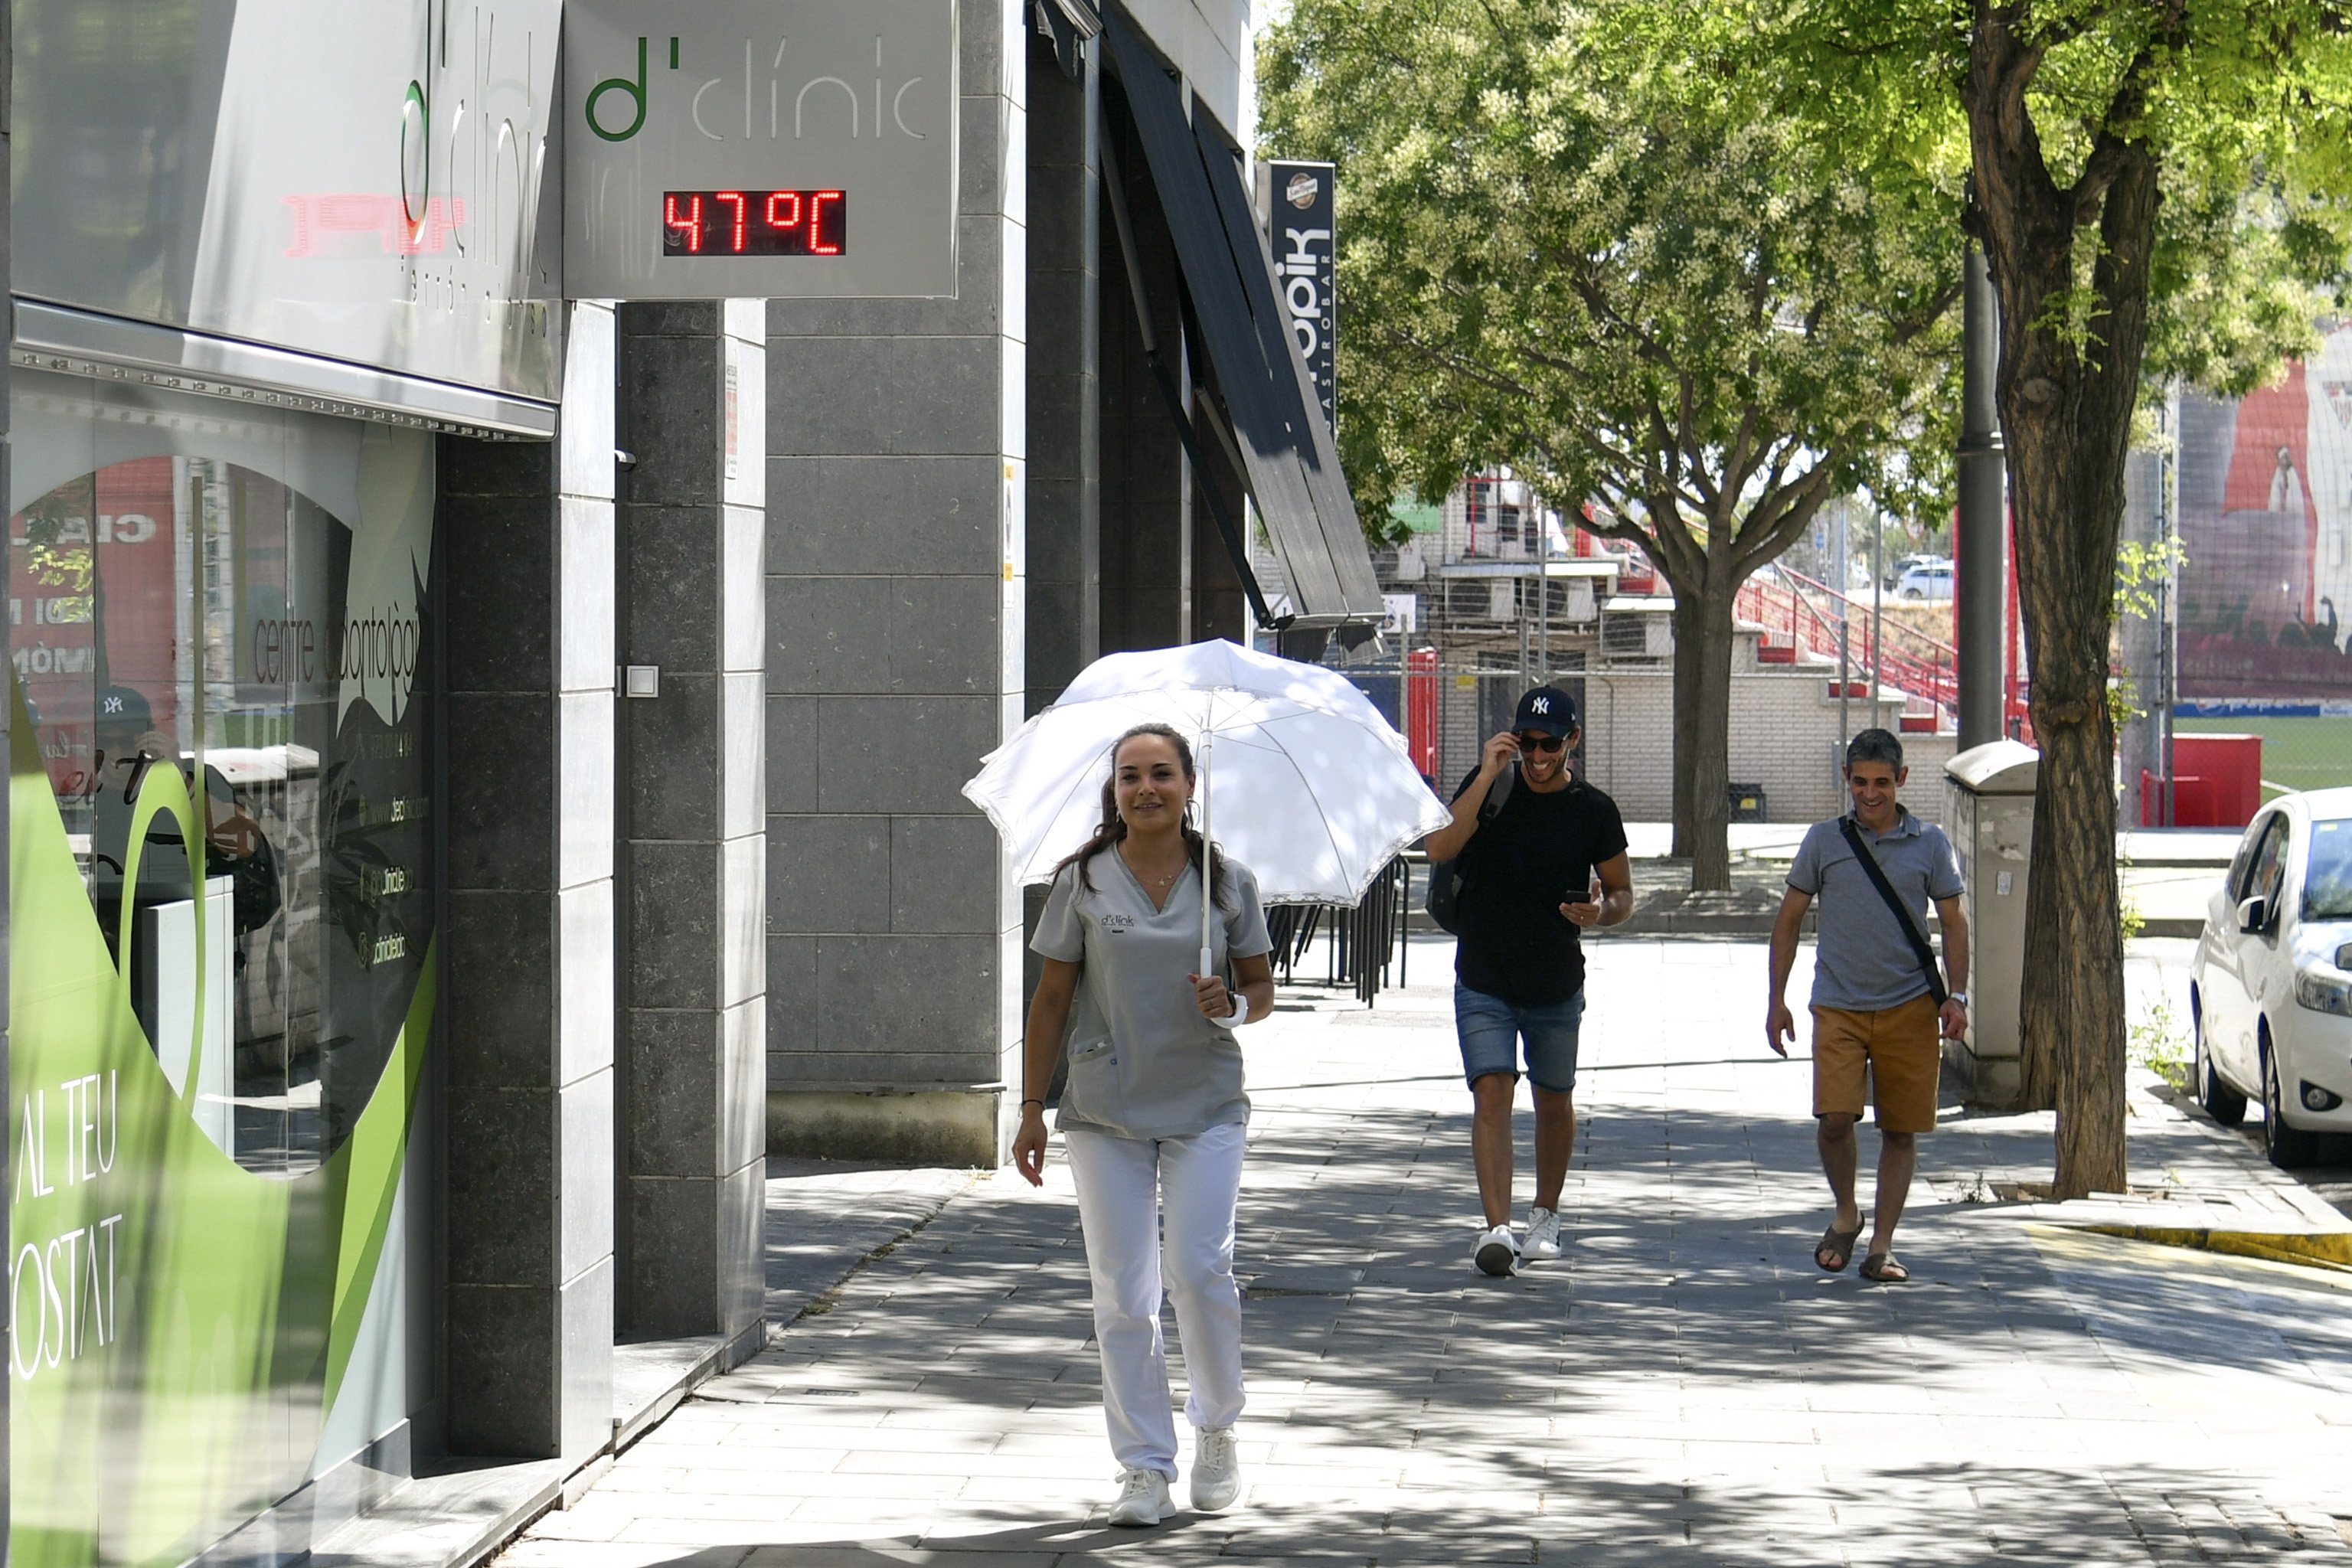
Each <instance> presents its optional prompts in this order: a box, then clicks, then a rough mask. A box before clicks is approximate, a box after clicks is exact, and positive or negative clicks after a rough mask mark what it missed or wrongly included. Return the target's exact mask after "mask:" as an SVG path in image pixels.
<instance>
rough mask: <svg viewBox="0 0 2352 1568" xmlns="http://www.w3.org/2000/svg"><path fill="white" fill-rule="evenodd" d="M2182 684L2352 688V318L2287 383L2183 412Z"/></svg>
mask: <svg viewBox="0 0 2352 1568" xmlns="http://www.w3.org/2000/svg"><path fill="white" fill-rule="evenodd" d="M2179 496H2180V542H2181V549H2182V552H2183V554H2184V556H2185V557H2186V559H2185V560H2184V562H2183V563H2182V566H2181V573H2180V696H2181V698H2182V699H2183V700H2189V701H2198V700H2242V701H2244V700H2250V701H2257V702H2269V703H2275V702H2297V701H2307V702H2317V701H2321V700H2342V699H2343V698H2344V697H2345V696H2346V695H2347V691H2352V626H2347V619H2352V327H2347V328H2341V329H2338V330H2337V331H2333V332H2331V333H2329V334H2328V336H2327V337H2326V339H2325V341H2324V342H2322V344H2321V346H2320V350H2319V353H2317V354H2315V355H2314V356H2313V357H2312V358H2311V359H2310V360H2309V361H2307V362H2305V363H2299V364H2294V365H2291V366H2289V367H2288V369H2287V372H2286V374H2285V375H2284V377H2283V378H2282V379H2281V380H2280V381H2279V382H2278V383H2277V384H2275V385H2273V386H2268V387H2264V388H2263V389H2262V390H2260V391H2258V392H2255V393H2253V394H2252V395H2249V396H2247V397H2244V398H2242V399H2240V400H2238V401H2236V402H2217V401H2214V400H2211V399H2208V398H2203V397H2199V396H2197V395H2193V394H2189V395H2184V396H2183V397H2182V399H2181V410H2180V456H2179Z"/></svg>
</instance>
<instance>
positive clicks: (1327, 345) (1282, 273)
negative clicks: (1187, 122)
mask: <svg viewBox="0 0 2352 1568" xmlns="http://www.w3.org/2000/svg"><path fill="white" fill-rule="evenodd" d="M1336 173H1337V171H1336V170H1335V168H1334V167H1333V165H1331V164H1329V163H1297V162H1293V161H1289V160H1286V159H1280V158H1276V159H1271V160H1269V161H1267V162H1266V163H1261V164H1259V165H1258V179H1259V182H1260V190H1259V204H1258V205H1260V206H1261V207H1262V208H1263V209H1264V210H1265V215H1266V247H1267V248H1268V249H1269V250H1270V251H1271V252H1272V253H1273V256H1274V276H1275V280H1276V282H1277V283H1279V284H1280V285H1281V288H1282V305H1283V312H1284V314H1285V315H1286V317H1287V318H1288V319H1289V322H1290V335H1291V338H1292V340H1293V341H1294V342H1297V345H1298V357H1299V358H1301V359H1303V360H1305V361H1306V362H1307V380H1308V381H1309V382H1310V383H1312V384H1313V385H1314V387H1315V398H1316V401H1317V402H1318V403H1319V404H1320V405H1322V408H1323V424H1324V427H1325V428H1326V429H1332V430H1336V429H1337V428H1338V426H1339V405H1338V402H1337V382H1336V380H1335V362H1334V358H1333V348H1332V344H1333V341H1334V340H1333V333H1334V331H1335V330H1336V329H1337V328H1338V326H1339V308H1338V305H1339V300H1338V292H1337V289H1338V274H1337V272H1336V270H1335V268H1336V267H1337V263H1338V251H1337V249H1336V248H1335V247H1334V245H1333V240H1332V237H1333V235H1334V234H1335V233H1336V232H1337V229H1336V226H1335V214H1336V211H1337V205H1338V201H1337V192H1336V191H1335V190H1334V188H1333V180H1334V176H1335V174H1336Z"/></svg>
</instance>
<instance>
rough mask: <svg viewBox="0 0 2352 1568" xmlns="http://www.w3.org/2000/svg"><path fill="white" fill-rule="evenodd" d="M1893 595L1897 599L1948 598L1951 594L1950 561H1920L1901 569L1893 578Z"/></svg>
mask: <svg viewBox="0 0 2352 1568" xmlns="http://www.w3.org/2000/svg"><path fill="white" fill-rule="evenodd" d="M1951 596H1952V563H1950V562H1948V561H1933V562H1930V561H1920V562H1915V563H1912V564H1911V565H1908V566H1906V567H1905V568H1904V569H1903V575H1902V576H1900V577H1898V578H1896V579H1895V597H1896V598H1898V599H1948V598H1950V597H1951Z"/></svg>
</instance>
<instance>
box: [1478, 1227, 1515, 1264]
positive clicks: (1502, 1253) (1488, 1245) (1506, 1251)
mask: <svg viewBox="0 0 2352 1568" xmlns="http://www.w3.org/2000/svg"><path fill="white" fill-rule="evenodd" d="M1470 1261H1472V1262H1473V1263H1475V1264H1476V1265H1477V1266H1478V1268H1479V1271H1480V1272H1481V1273H1485V1274H1494V1275H1504V1274H1508V1273H1510V1272H1511V1271H1512V1270H1513V1269H1514V1268H1517V1267H1518V1263H1519V1240H1518V1237H1515V1236H1513V1235H1512V1234H1511V1227H1510V1226H1508V1225H1507V1224H1506V1225H1498V1226H1496V1227H1495V1228H1494V1229H1492V1230H1490V1231H1488V1232H1487V1233H1486V1235H1484V1236H1482V1237H1479V1238H1478V1250H1477V1251H1475V1252H1474V1253H1472V1254H1471V1255H1470Z"/></svg>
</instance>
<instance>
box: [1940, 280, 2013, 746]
mask: <svg viewBox="0 0 2352 1568" xmlns="http://www.w3.org/2000/svg"><path fill="white" fill-rule="evenodd" d="M1963 265H1964V267H1965V268H1966V272H1965V286H1964V290H1963V295H1962V302H1961V323H1960V445H1959V475H1958V478H1959V489H1960V506H1959V519H1958V524H1957V526H1956V532H1957V533H1958V538H1957V539H1956V540H1955V541H1954V544H1955V545H1956V546H1957V547H1958V548H1957V549H1956V551H1955V553H1956V554H1957V555H1958V557H1959V559H1958V562H1957V563H1955V569H1954V573H1953V576H1954V578H1955V581H1954V583H1953V592H1954V593H1955V595H1957V596H1958V605H1956V606H1955V615H1956V619H1957V620H1958V626H1957V628H1956V636H1955V638H1954V640H1955V641H1956V642H1957V643H1958V645H1959V646H1958V665H1959V668H1958V671H1957V673H1958V676H1959V688H1960V692H1959V696H1960V750H1962V751H1967V750H1968V749H1969V747H1971V746H1981V745H1985V744H1988V743H1989V742H1993V741H1998V740H2000V738H2001V736H2002V735H2003V734H2004V733H2005V732H2006V729H2005V724H2004V721H2005V719H2006V716H2007V713H2006V710H2007V708H2008V700H2007V698H2008V694H2007V693H2006V692H2005V691H2003V690H2002V689H2001V688H2002V686H2003V684H2004V682H2003V679H2002V666H2003V664H2004V663H2005V662H2006V660H2005V659H2004V658H2003V657H2002V656H2003V654H2004V653H2005V651H2006V650H2005V649H2004V648H2003V647H2002V646H2001V645H2002V642H2003V641H2004V639H2005V638H2006V637H2007V635H2008V619H2007V616H2005V615H2004V613H2003V612H2004V611H2005V610H2006V609H2007V608H2008V595H2009V530H2008V529H2007V528H2005V527H2004V526H2002V511H2003V508H2002V504H2001V502H2002V495H2001V491H2002V488H2003V480H2004V479H2005V478H2006V475H2005V473H2004V467H2005V464H2006V461H2007V459H2006V457H2005V455H2004V454H2003V452H2002V450H2001V441H2000V412H1999V410H1998V409H1997V408H1996V407H1995V406H1994V404H1993V380H1994V377H1995V375H1996V374H1998V373H1999V370H2000V316H1999V313H1998V311H1999V306H1998V304H1997V303H1996V301H1995V300H1994V299H1993V292H1992V273H1991V271H1990V269H1989V268H1987V267H1986V266H1985V258H1984V252H1983V251H1982V250H1980V249H1979V248H1978V247H1977V246H1976V245H1975V244H1974V243H1973V242H1971V243H1970V244H1969V247H1968V255H1967V258H1966V261H1965V262H1964V264H1963Z"/></svg>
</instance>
